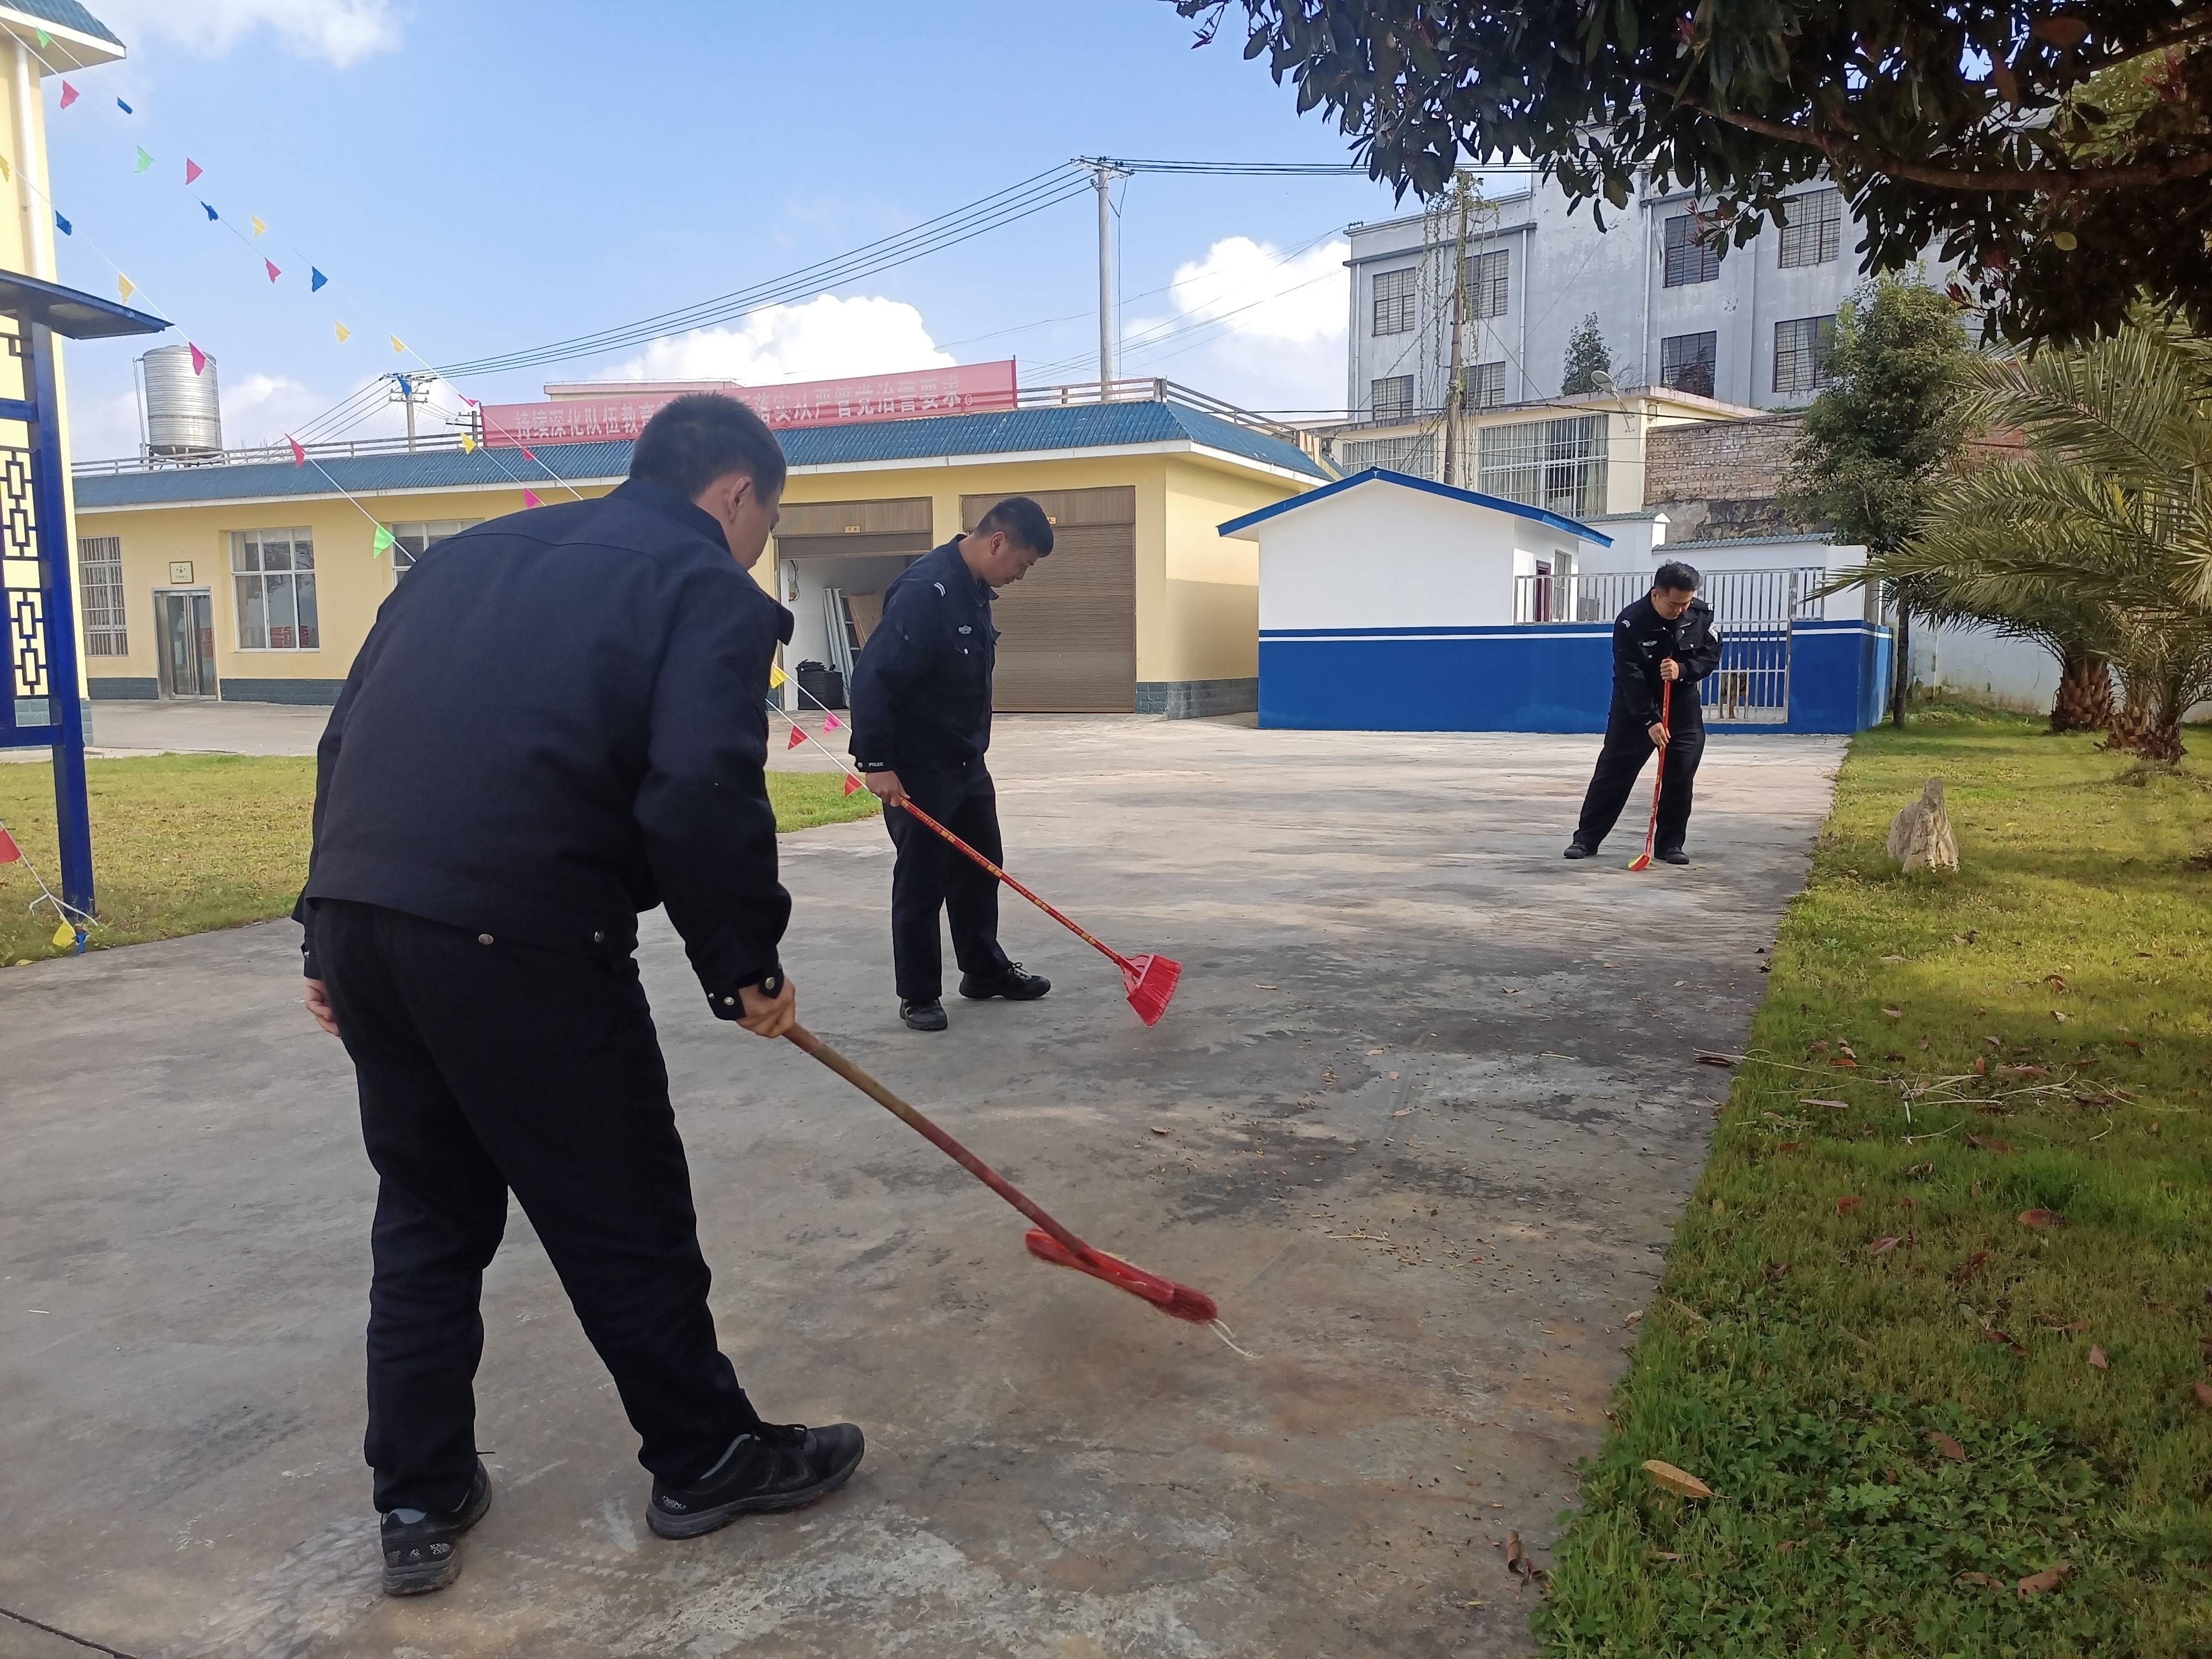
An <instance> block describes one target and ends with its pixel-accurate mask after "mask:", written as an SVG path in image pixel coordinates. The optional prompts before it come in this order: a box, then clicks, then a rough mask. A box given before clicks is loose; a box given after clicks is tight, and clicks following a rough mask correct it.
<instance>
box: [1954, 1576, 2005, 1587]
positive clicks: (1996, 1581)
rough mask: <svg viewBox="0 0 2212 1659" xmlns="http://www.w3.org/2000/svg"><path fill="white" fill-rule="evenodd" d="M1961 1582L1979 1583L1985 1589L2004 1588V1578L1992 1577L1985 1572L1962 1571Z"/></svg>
mask: <svg viewBox="0 0 2212 1659" xmlns="http://www.w3.org/2000/svg"><path fill="white" fill-rule="evenodd" d="M1959 1582H1960V1583H1962V1584H1979V1585H1980V1586H1981V1587H1982V1588H1983V1589H2003V1588H2004V1580H2003V1579H2002V1578H1992V1577H1990V1576H1989V1574H1987V1573H1985V1572H1962V1573H1960V1575H1959Z"/></svg>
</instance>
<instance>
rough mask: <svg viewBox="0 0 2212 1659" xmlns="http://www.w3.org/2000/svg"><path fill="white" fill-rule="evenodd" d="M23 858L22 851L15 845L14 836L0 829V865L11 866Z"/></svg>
mask: <svg viewBox="0 0 2212 1659" xmlns="http://www.w3.org/2000/svg"><path fill="white" fill-rule="evenodd" d="M22 856H23V849H22V848H20V847H18V846H16V845H15V836H11V835H9V833H8V832H7V830H5V829H0V864H13V863H14V862H15V860H17V859H20V858H21V857H22Z"/></svg>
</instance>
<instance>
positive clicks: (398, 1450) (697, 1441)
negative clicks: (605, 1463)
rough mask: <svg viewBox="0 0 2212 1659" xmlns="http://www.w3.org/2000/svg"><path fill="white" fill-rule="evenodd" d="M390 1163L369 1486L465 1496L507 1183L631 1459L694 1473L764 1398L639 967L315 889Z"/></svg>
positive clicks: (330, 983)
mask: <svg viewBox="0 0 2212 1659" xmlns="http://www.w3.org/2000/svg"><path fill="white" fill-rule="evenodd" d="M315 905H316V909H315V940H316V951H317V956H318V958H319V966H320V968H321V971H322V975H323V980H324V983H325V987H326V988H327V990H328V992H329V994H330V999H331V1010H332V1012H334V1013H335V1014H336V1015H337V1022H338V1030H339V1032H340V1034H341V1035H342V1036H343V1039H344V1042H345V1046H346V1051H347V1052H348V1053H349V1054H350V1055H351V1056H352V1057H353V1061H354V1066H355V1068H356V1071H357V1073H359V1077H360V1088H361V1121H362V1136H363V1138H364V1139H366V1141H367V1142H368V1156H369V1161H370V1162H371V1163H372V1164H374V1165H375V1167H376V1173H377V1176H378V1188H377V1200H376V1220H375V1225H374V1230H373V1231H372V1234H371V1243H372V1247H373V1250H374V1259H375V1279H374V1283H373V1285H372V1286H371V1288H370V1291H369V1315H368V1441H367V1446H366V1450H367V1452H368V1462H369V1464H370V1466H371V1467H372V1468H374V1470H375V1472H376V1506H377V1508H378V1509H380V1510H392V1509H397V1508H401V1507H407V1508H414V1509H423V1510H450V1509H454V1508H457V1507H459V1504H461V1502H462V1501H463V1500H464V1498H465V1496H466V1494H467V1492H468V1487H469V1482H470V1480H471V1476H472V1474H474V1471H475V1468H476V1455H477V1446H476V1437H475V1426H476V1400H475V1395H474V1391H473V1389H472V1386H471V1385H472V1382H473V1379H474V1377H475V1376H476V1369H477V1359H478V1358H479V1357H480V1356H481V1354H482V1352H483V1316H482V1315H481V1313H480V1312H479V1311H478V1307H477V1299H478V1296H479V1293H480V1292H481V1291H482V1289H483V1270H484V1267H485V1265H486V1264H487V1263H489V1261H491V1258H492V1255H493V1252H494V1251H495V1250H496V1249H498V1248H499V1242H500V1235H501V1231H503V1230H504V1228H505V1226H506V1225H507V1193H508V1191H509V1190H510V1189H512V1190H513V1193H514V1195H515V1197H516V1198H517V1199H519V1200H520V1201H521V1204H522V1208H523V1212H524V1213H525V1214H526V1215H527V1216H528V1217H529V1218H530V1222H531V1225H532V1227H534V1228H535V1229H536V1230H537V1232H538V1238H539V1240H540V1242H542V1243H544V1247H545V1253H546V1255H548V1256H550V1258H551V1259H552V1262H553V1267H554V1269H555V1271H556V1272H557V1273H559V1274H560V1276H561V1283H562V1286H563V1287H564V1288H565V1289H566V1290H567V1291H568V1299H569V1301H570V1302H571V1303H572V1304H574V1307H575V1310H576V1314H577V1316H578V1317H579V1318H580V1320H581V1321H582V1322H583V1326H584V1331H585V1334H586V1335H587V1336H588V1337H589V1338H590V1339H591V1342H592V1346H593V1347H594V1348H596V1349H598V1350H599V1358H601V1359H602V1360H603V1361H605V1364H606V1367H607V1370H609V1371H610V1372H611V1373H612V1375H613V1376H614V1381H615V1387H616V1389H617V1391H618V1392H619V1394H620V1395H621V1397H622V1402H623V1409H624V1410H626V1411H627V1412H628V1413H629V1420H630V1422H631V1424H632V1425H633V1426H635V1429H636V1430H637V1432H638V1434H639V1436H640V1437H641V1440H642V1445H641V1449H640V1450H639V1453H638V1461H639V1462H641V1463H643V1464H644V1465H645V1467H646V1468H647V1469H649V1470H651V1471H652V1472H653V1474H655V1475H658V1476H659V1477H660V1478H661V1479H662V1480H670V1481H674V1482H678V1483H679V1484H683V1483H689V1482H690V1481H692V1480H696V1479H697V1478H698V1477H699V1476H700V1475H701V1474H703V1473H705V1472H706V1470H707V1469H708V1468H711V1467H712V1466H713V1464H714V1462H715V1460H716V1459H717V1458H719V1457H720V1455H722V1453H723V1452H724V1451H725V1450H726V1449H727V1448H728V1446H729V1444H730V1443H731V1441H732V1440H733V1439H734V1438H735V1437H737V1436H738V1434H739V1433H740V1432H742V1431H744V1429H746V1428H748V1427H750V1425H753V1424H754V1423H756V1422H757V1421H758V1420H759V1419H758V1418H757V1416H756V1415H755V1413H754V1412H753V1408H752V1406H751V1404H750V1401H747V1400H746V1398H745V1395H744V1390H743V1389H740V1388H739V1387H738V1379H737V1375H736V1373H735V1372H734V1371H733V1370H732V1369H731V1366H730V1362H729V1361H728V1360H727V1359H726V1358H724V1357H723V1356H722V1354H721V1352H720V1350H719V1349H718V1348H717V1347H716V1346H715V1341H714V1316H712V1314H710V1313H709V1312H708V1307H707V1287H708V1270H707V1263H706V1260H705V1258H704V1257H702V1255H700V1252H699V1241H698V1235H697V1228H696V1218H695V1215H694V1212H693V1210H692V1206H691V1183H690V1171H689V1170H688V1169H687V1167H686V1165H685V1164H684V1143H683V1141H682V1140H681V1139H679V1138H678V1135H677V1133H676V1119H675V1114H674V1113H673V1112H672V1111H671V1109H670V1106H669V1103H668V1073H667V1070H666V1067H665V1066H664V1065H663V1063H662V1060H661V1056H660V1045H659V1040H658V1038H657V1037H656V1036H655V1034H654V1031H653V1017H652V1013H651V1011H650V1010H649V1009H648V1008H647V1004H646V1000H645V992H644V988H643V987H642V986H641V984H640V983H639V981H638V973H637V964H636V963H635V961H633V960H631V959H630V958H629V957H621V958H617V959H605V958H595V957H587V956H584V955H580V954H578V955H570V954H566V953H563V952H560V951H545V950H539V949H535V948H532V947H530V946H526V945H510V944H508V943H507V942H505V941H495V942H493V943H491V944H484V943H483V942H481V938H480V936H479V935H477V934H474V933H465V932H463V931H461V930H460V929H459V928H454V927H446V926H444V925H442V924H441V923H437V922H432V921H422V920H421V919H420V918H418V917H415V916H410V915H403V914H401V913H400V912H398V911H396V910H387V909H383V908H378V907H376V906H373V905H366V904H356V903H352V902H346V901H342V900H335V899H320V900H317V901H315Z"/></svg>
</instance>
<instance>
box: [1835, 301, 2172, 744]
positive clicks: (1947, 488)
mask: <svg viewBox="0 0 2212 1659" xmlns="http://www.w3.org/2000/svg"><path fill="white" fill-rule="evenodd" d="M1965 380H1966V397H1967V399H1968V403H1969V405H1970V408H1971V410H1972V414H1973V416H1975V417H1976V419H1977V420H1978V422H1980V423H1981V424H1982V425H1983V426H1984V427H1985V428H1990V429H1996V430H2011V431H2016V432H2018V433H2020V434H2021V435H2022V436H2023V437H2024V438H2025V439H2026V441H2027V448H2026V449H2025V451H2023V452H2022V453H2020V454H2018V455H2017V456H2015V457H2011V458H2007V459H1998V460H1996V461H1993V462H1990V463H1988V464H1986V465H1978V466H1975V467H1972V468H1967V469H1961V470H1960V471H1958V472H1956V473H1954V474H1953V475H1952V476H1951V477H1949V478H1948V479H1947V480H1946V481H1945V482H1944V483H1943V484H1942V487H1941V488H1940V489H1939V490H1938V492H1937V493H1936V496H1935V498H1934V499H1933V501H1931V502H1930V504H1929V508H1928V511H1927V513H1926V514H1925V515H1924V517H1923V519H1922V520H1921V522H1920V525H1919V527H1918V529H1917V532H1916V534H1915V535H1914V536H1913V537H1912V538H1911V539H1910V540H1909V541H1907V542H1906V543H1905V544H1903V545H1902V546H1900V547H1899V548H1897V549H1895V550H1892V551H1888V552H1886V553H1882V554H1879V555H1877V556H1875V557H1872V558H1870V559H1869V561H1868V563H1867V567H1866V569H1865V572H1864V574H1865V575H1866V576H1868V577H1874V578H1879V579H1881V580H1893V581H1912V582H1914V583H1915V584H1916V586H1917V587H1918V588H1919V589H1920V590H1921V591H1922V592H1923V593H1926V594H1928V595H1929V596H1930V597H1931V604H1932V607H1933V608H1935V609H1936V610H1938V611H1942V612H1943V613H1947V614H1948V615H1950V616H1952V617H1971V618H1973V619H1975V620H1978V621H1983V622H1987V623H1992V624H1993V625H1995V626H1996V627H1997V628H1998V629H2000V630H2002V631H2009V632H2014V633H2033V634H2036V635H2040V636H2042V637H2045V639H2046V640H2048V641H2051V642H2052V643H2054V644H2056V645H2057V647H2058V648H2059V651H2060V655H2061V659H2062V661H2065V660H2067V659H2069V657H2070V658H2071V659H2073V662H2075V663H2080V664H2084V665H2086V664H2087V662H2088V660H2089V659H2092V658H2094V657H2098V656H2103V657H2106V658H2108V659H2110V661H2111V664H2112V669H2113V671H2115V672H2116V673H2117V674H2118V677H2119V680H2120V684H2121V687H2122V690H2123V692H2124V699H2125V700H2124V707H2123V708H2120V709H2119V710H2118V712H2117V713H2116V714H2114V716H2113V719H2112V727H2111V731H2112V742H2113V744H2114V745H2115V746H2116V747H2118V748H2123V749H2128V750H2134V751H2136V752H2138V753H2140V754H2142V755H2144V756H2145V757H2149V758H2152V759H2158V760H2169V761H2170V760H2177V759H2179V757H2180V756H2181V753H2182V744H2181V720H2182V718H2183V716H2184V715H2185V714H2187V713H2188V711H2189V709H2190V708H2191V706H2192V705H2193V704H2195V703H2197V702H2201V701H2203V700H2204V699H2205V698H2206V697H2207V696H2212V349H2208V348H2207V344H2206V343H2205V342H2204V341H2203V340H2201V339H2198V338H2196V337H2192V336H2191V335H2189V334H2187V333H2185V332H2184V331H2181V330H2180V329H2179V327H2177V326H2175V325H2170V324H2168V323H2166V322H2164V321H2162V320H2160V319H2154V318H2150V317H2147V316H2139V317H2137V318H2136V319H2134V320H2133V321H2131V322H2130V325H2128V326H2127V327H2126V328H2125V329H2124V330H2122V331H2120V332H2119V333H2118V334H2115V335H2111V336H2107V337H2104V338H2101V339H2099V340H2095V341H2093V342H2091V343H2087V344H2085V345H2081V346H2078V347H2069V348H2064V349H2046V350H2043V351H2039V352H2037V353H2034V354H2033V356H2030V355H2027V354H2025V353H2021V352H2008V353H2003V354H1999V355H1995V356H1988V357H1983V358H1978V359H1977V360H1975V361H1973V362H1972V363H1970V364H1969V365H1968V366H1967V368H1966V370H1965ZM2081 673H2082V674H2085V675H2086V673H2087V669H2086V667H2085V668H2084V669H2082V670H2081Z"/></svg>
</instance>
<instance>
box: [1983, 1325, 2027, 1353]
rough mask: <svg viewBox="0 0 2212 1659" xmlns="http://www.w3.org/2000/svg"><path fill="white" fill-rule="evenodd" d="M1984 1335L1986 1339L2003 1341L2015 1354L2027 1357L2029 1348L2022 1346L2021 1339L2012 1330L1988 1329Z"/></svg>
mask: <svg viewBox="0 0 2212 1659" xmlns="http://www.w3.org/2000/svg"><path fill="white" fill-rule="evenodd" d="M1982 1336H1983V1339H1984V1340H1986V1341H1990V1342H1999V1343H2002V1344H2003V1345H2004V1346H2006V1347H2008V1348H2010V1349H2011V1350H2012V1351H2013V1352H2015V1354H2019V1355H2021V1356H2023V1357H2025V1356H2026V1354H2027V1349H2026V1348H2024V1347H2022V1346H2021V1343H2020V1339H2019V1338H2018V1337H2016V1336H2015V1335H2014V1334H2012V1333H2011V1332H2010V1331H1997V1330H1987V1331H1984V1332H1983V1333H1982Z"/></svg>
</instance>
